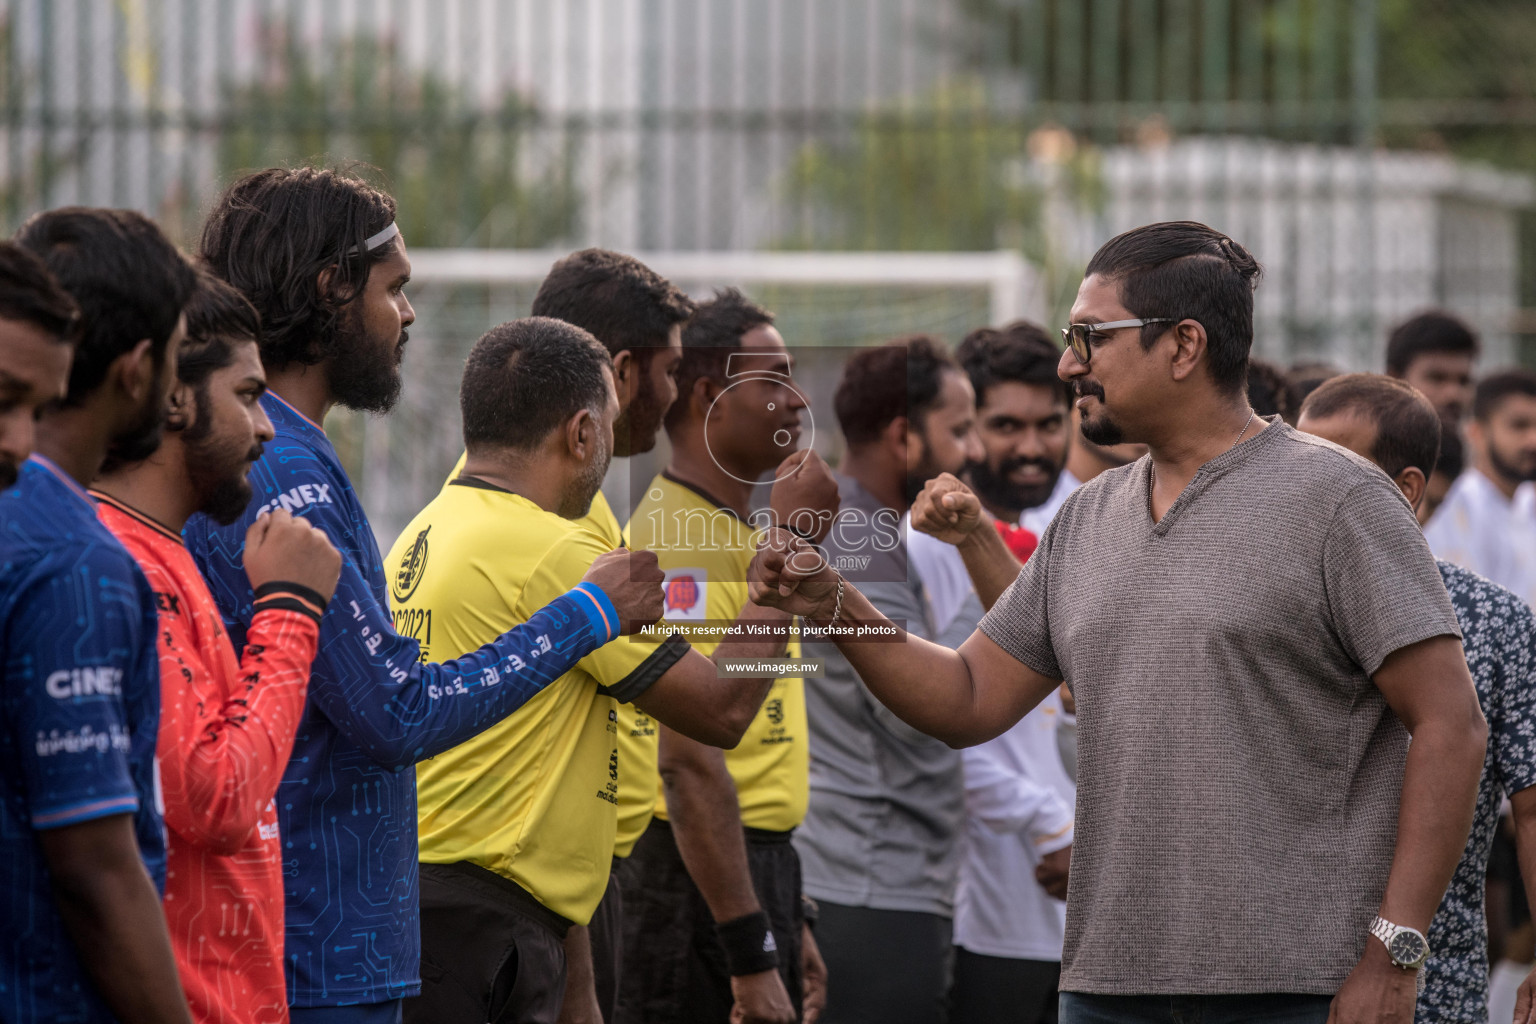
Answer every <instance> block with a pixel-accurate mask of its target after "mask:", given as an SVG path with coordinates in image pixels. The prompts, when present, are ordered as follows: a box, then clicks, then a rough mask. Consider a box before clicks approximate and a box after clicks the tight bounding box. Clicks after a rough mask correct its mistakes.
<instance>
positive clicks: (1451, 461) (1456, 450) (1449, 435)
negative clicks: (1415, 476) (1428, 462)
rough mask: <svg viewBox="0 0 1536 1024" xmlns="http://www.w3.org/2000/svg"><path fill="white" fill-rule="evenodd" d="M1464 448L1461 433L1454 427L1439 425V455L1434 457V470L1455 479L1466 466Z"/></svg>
mask: <svg viewBox="0 0 1536 1024" xmlns="http://www.w3.org/2000/svg"><path fill="white" fill-rule="evenodd" d="M1466 460H1467V456H1466V448H1465V446H1464V445H1463V444H1462V443H1461V434H1460V432H1459V431H1457V430H1456V428H1455V427H1447V426H1445V424H1444V423H1442V424H1441V425H1440V455H1439V457H1437V458H1436V459H1435V472H1436V473H1439V474H1440V475H1441V476H1444V477H1448V478H1450V479H1452V480H1455V479H1456V478H1457V477H1459V476H1461V471H1462V470H1463V469H1465V468H1466Z"/></svg>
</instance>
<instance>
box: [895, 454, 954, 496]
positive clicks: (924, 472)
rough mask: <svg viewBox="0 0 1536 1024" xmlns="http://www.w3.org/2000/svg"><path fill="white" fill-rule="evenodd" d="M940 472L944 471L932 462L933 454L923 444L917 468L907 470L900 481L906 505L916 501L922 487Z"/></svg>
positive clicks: (921, 491)
mask: <svg viewBox="0 0 1536 1024" xmlns="http://www.w3.org/2000/svg"><path fill="white" fill-rule="evenodd" d="M942 472H944V471H943V470H942V469H940V468H939V467H938V466H937V465H935V464H934V461H933V456H932V455H931V454H930V453H929V449H928V446H927V445H926V444H924V446H923V458H922V460H921V461H920V462H918V464H917V468H916V469H913V470H912V471H911V472H909V473H908V474H907V477H906V479H905V480H904V481H902V485H901V486H902V493H903V494H904V495H905V496H906V499H907V507H909V508H910V507H911V506H912V504H913V502H915V501H917V496H918V495H919V494H922V493H923V488H924V487H925V486H927V484H928V481H929V480H932V479H933V478H934V477H936V476H938V475H939V474H940V473H942Z"/></svg>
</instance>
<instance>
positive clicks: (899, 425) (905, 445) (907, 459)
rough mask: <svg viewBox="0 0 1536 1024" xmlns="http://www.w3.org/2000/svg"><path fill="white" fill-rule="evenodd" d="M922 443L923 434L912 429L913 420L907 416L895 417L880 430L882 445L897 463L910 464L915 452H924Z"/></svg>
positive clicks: (919, 453) (918, 453) (916, 453)
mask: <svg viewBox="0 0 1536 1024" xmlns="http://www.w3.org/2000/svg"><path fill="white" fill-rule="evenodd" d="M922 445H923V438H922V435H921V434H919V433H918V432H917V431H915V430H913V429H912V421H911V420H910V419H909V418H907V417H906V416H897V417H895V418H894V419H892V420H891V422H889V423H887V424H886V425H885V429H884V430H881V431H880V446H881V447H882V448H884V449H885V450H886V452H888V453H889V454H890V456H891V458H893V459H894V460H895V461H896V463H897V465H901V466H906V465H910V463H911V458H912V456H913V455H914V454H915V455H919V456H920V455H921V454H922Z"/></svg>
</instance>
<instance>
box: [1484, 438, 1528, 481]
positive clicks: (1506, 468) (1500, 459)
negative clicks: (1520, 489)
mask: <svg viewBox="0 0 1536 1024" xmlns="http://www.w3.org/2000/svg"><path fill="white" fill-rule="evenodd" d="M1488 461H1489V463H1490V464H1492V466H1493V470H1494V472H1495V473H1498V474H1499V475H1500V476H1502V477H1503V478H1504V479H1506V480H1514V481H1516V482H1518V483H1522V484H1523V483H1526V482H1528V481H1531V480H1536V458H1532V459H1530V460H1529V461H1528V463H1527V465H1528V466H1529V467H1530V468H1528V469H1523V470H1522V469H1521V468H1520V467H1519V465H1518V464H1517V463H1516V462H1515V461H1513V460H1510V459H1506V458H1504V456H1503V455H1502V454H1501V453H1500V452H1499V449H1498V447H1497V446H1496V445H1494V444H1492V443H1491V442H1490V443H1489V445H1488Z"/></svg>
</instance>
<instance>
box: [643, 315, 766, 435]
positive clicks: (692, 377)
mask: <svg viewBox="0 0 1536 1024" xmlns="http://www.w3.org/2000/svg"><path fill="white" fill-rule="evenodd" d="M772 323H773V314H772V313H770V312H769V311H768V310H766V309H764V308H763V307H762V306H759V305H758V304H757V303H755V302H753V301H752V300H751V299H749V298H747V297H746V296H745V295H743V294H741V292H740V290H738V289H736V288H721V289H718V290H717V291H716V292H715V297H714V298H712V299H710V300H709V301H708V302H701V303H700V304H699V305H698V306H697V307H696V308H695V309H694V311H693V315H692V316H691V317H689V319H688V325H687V326H686V327H684V328H683V358H682V360H681V361H680V362H679V363H678V364H677V399H678V400H677V401H675V402H673V403H672V407H671V408H670V409H668V410H667V417H666V425H667V429H668V430H675V429H676V428H677V427H678V426H679V425H681V423H682V422H683V417H684V416H686V415H687V410H688V395H689V394H690V393H691V392H692V391H693V385H694V384H695V382H697V381H698V380H699V379H700V378H704V379H707V380H713V381H724V380H725V375H726V373H727V372H728V371H729V368H730V354H731V353H732V352H735V351H737V350H739V349H740V348H741V338H742V335H744V334H746V333H747V332H748V331H751V330H754V329H756V328H758V327H766V326H768V325H771V324H772Z"/></svg>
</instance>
